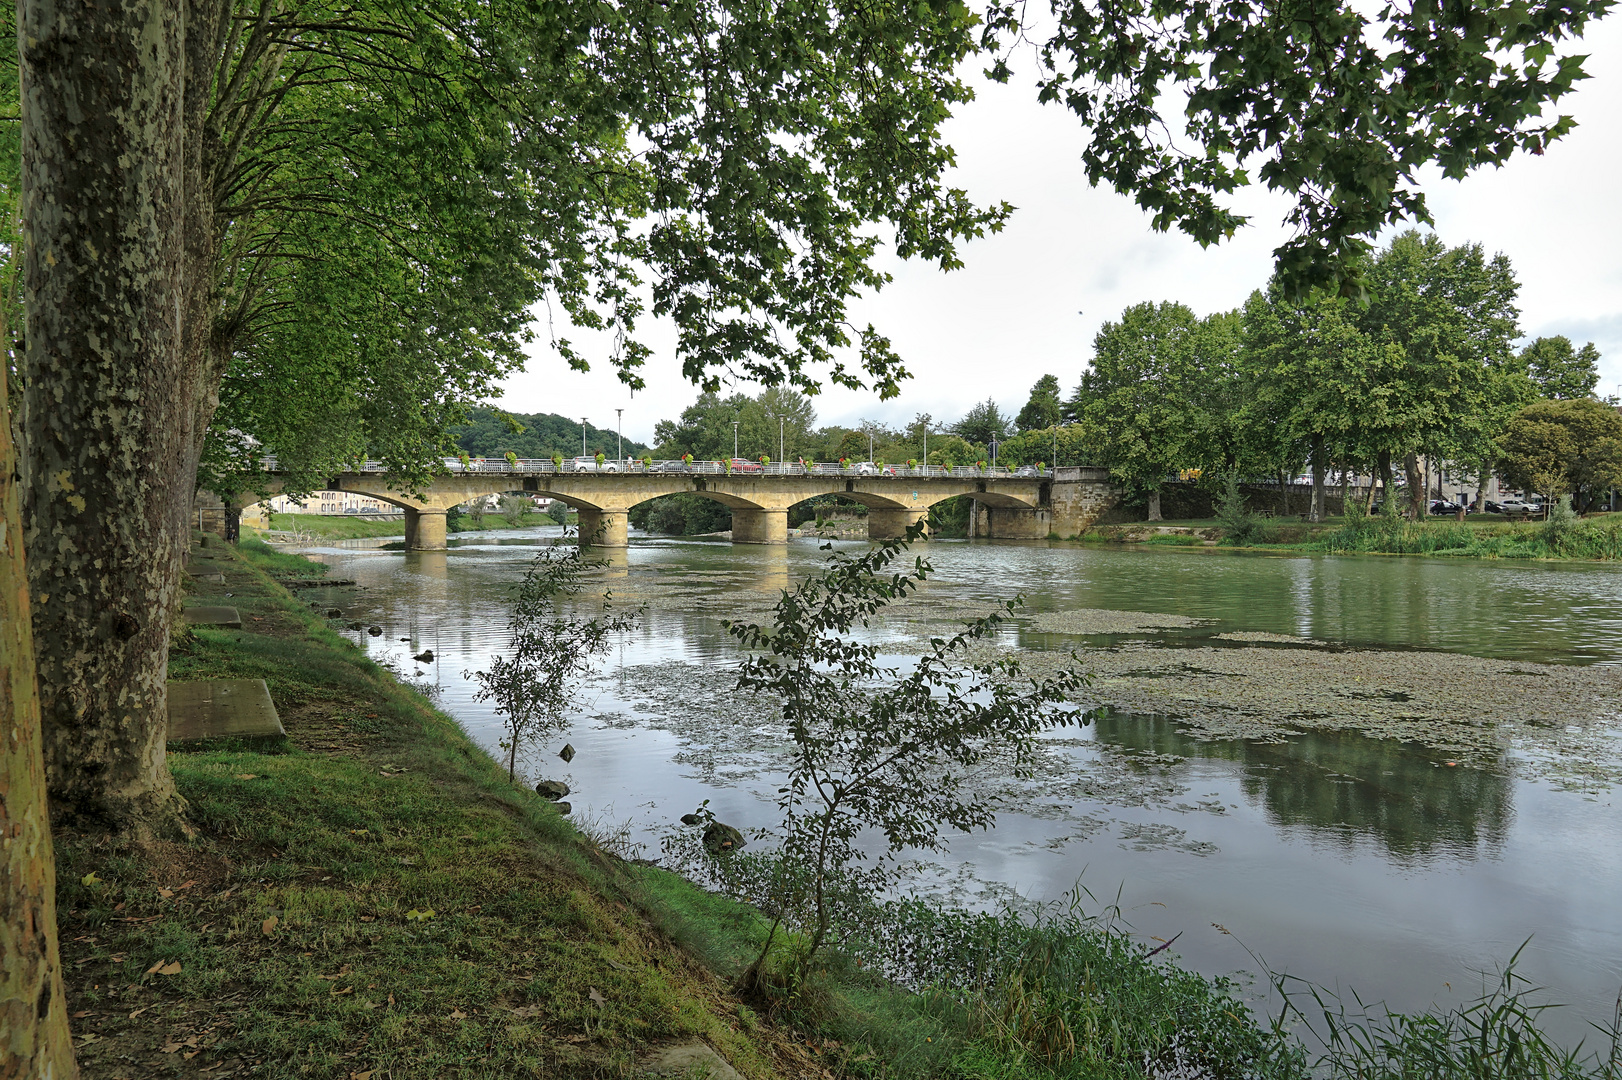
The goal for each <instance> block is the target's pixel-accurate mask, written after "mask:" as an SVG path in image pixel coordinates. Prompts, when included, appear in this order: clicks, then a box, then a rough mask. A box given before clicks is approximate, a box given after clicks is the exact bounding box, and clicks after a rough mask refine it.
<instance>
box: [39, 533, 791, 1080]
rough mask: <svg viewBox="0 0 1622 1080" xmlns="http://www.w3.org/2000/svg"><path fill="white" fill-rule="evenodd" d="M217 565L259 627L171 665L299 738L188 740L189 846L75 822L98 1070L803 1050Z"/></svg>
mask: <svg viewBox="0 0 1622 1080" xmlns="http://www.w3.org/2000/svg"><path fill="white" fill-rule="evenodd" d="M216 542H217V541H216ZM246 548H247V550H248V551H249V552H250V558H255V559H258V560H261V561H264V562H265V563H267V564H274V565H269V566H268V568H270V569H272V570H273V571H274V572H276V573H277V574H286V573H288V572H289V571H290V570H305V569H308V568H309V567H310V564H309V563H305V562H304V561H303V560H300V559H297V558H296V557H294V556H286V555H279V556H278V555H273V554H270V553H264V554H261V555H254V554H252V552H253V550H254V549H255V548H260V549H261V550H262V545H254V544H252V543H251V542H250V543H249V544H248V545H246ZM299 564H302V565H299ZM225 573H226V578H227V583H226V584H225V585H224V586H217V587H215V588H217V589H219V590H220V591H229V592H230V593H231V594H232V598H231V602H232V603H234V604H236V605H237V606H238V608H239V609H241V610H242V613H243V616H244V619H245V622H246V625H247V626H248V627H249V628H250V629H249V630H247V631H245V632H230V631H225V632H215V631H210V630H199V631H197V632H196V633H195V635H194V636H193V637H191V638H189V639H186V640H182V641H178V642H177V644H176V647H175V649H174V651H173V654H172V657H171V676H172V678H175V679H200V678H220V677H262V678H264V679H265V680H266V682H267V683H268V684H269V686H270V688H271V693H272V695H273V696H274V698H275V700H276V702H277V705H278V708H279V710H280V712H281V715H282V719H283V723H284V724H285V726H286V727H287V730H288V735H289V740H290V743H289V745H288V746H287V748H286V750H285V752H283V753H253V752H246V751H239V752H221V751H216V752H208V753H172V754H171V755H170V767H171V769H172V770H173V772H174V775H175V779H176V782H177V783H178V785H179V788H180V790H181V792H182V793H183V794H184V795H185V797H186V798H187V799H188V800H189V801H190V804H191V815H192V820H193V821H194V822H195V823H196V824H197V826H198V827H199V835H198V837H197V838H196V839H195V840H194V841H192V842H190V843H185V844H179V843H176V844H157V845H152V846H148V847H143V848H128V847H123V848H121V847H118V846H115V845H112V844H109V843H107V842H105V841H103V840H100V839H93V838H88V837H81V836H75V835H73V834H62V835H59V837H58V847H57V852H58V861H59V870H60V878H59V881H60V893H59V896H58V905H59V910H60V912H61V930H62V941H63V954H64V965H65V967H66V970H67V973H68V980H69V995H70V1002H71V1005H72V1008H73V1010H74V1012H75V1015H76V1019H75V1021H74V1028H75V1032H76V1034H77V1036H78V1039H79V1043H80V1049H79V1056H80V1061H81V1065H82V1068H83V1071H84V1075H85V1076H86V1077H89V1078H98V1077H131V1078H134V1077H161V1076H191V1075H196V1076H208V1077H221V1076H230V1075H244V1076H246V1075H252V1076H256V1077H305V1076H316V1077H352V1076H366V1075H368V1073H369V1071H370V1076H371V1077H375V1078H376V1080H383V1078H384V1077H388V1078H391V1080H403V1078H406V1077H443V1076H457V1077H504V1078H505V1077H526V1076H534V1077H542V1076H544V1077H570V1076H594V1077H595V1076H623V1075H629V1074H630V1073H631V1071H632V1067H633V1063H634V1061H635V1059H636V1057H637V1054H638V1053H639V1051H641V1050H642V1049H644V1048H646V1047H647V1046H649V1045H651V1044H657V1043H660V1042H662V1041H665V1040H681V1041H692V1040H703V1041H707V1042H709V1043H710V1044H712V1045H713V1046H715V1047H717V1048H718V1049H719V1050H720V1051H721V1053H722V1054H723V1055H724V1056H725V1057H727V1058H728V1059H729V1060H731V1061H732V1062H733V1063H734V1065H735V1066H736V1067H737V1068H738V1069H739V1070H740V1071H742V1072H743V1073H745V1074H746V1075H749V1076H755V1077H765V1076H773V1075H779V1074H780V1073H781V1071H782V1070H781V1068H780V1066H781V1064H782V1063H784V1062H793V1061H796V1060H802V1059H803V1051H801V1050H800V1049H799V1048H797V1047H795V1046H793V1045H791V1044H790V1043H789V1041H788V1040H787V1039H786V1038H785V1037H784V1036H783V1035H782V1034H781V1033H779V1032H777V1031H775V1030H773V1029H770V1028H764V1027H759V1026H756V1025H753V1024H748V1025H746V1024H745V1022H744V1021H743V1020H741V1019H740V1017H744V1016H747V1015H748V1014H747V1010H742V1009H741V1007H740V1004H739V1003H738V1002H737V1001H735V1000H733V999H732V998H731V997H729V995H728V992H727V991H726V989H725V987H724V986H723V985H722V984H721V983H720V982H718V981H717V980H716V979H715V977H714V976H712V975H711V974H710V973H709V972H708V971H707V970H705V969H704V968H703V967H702V966H701V965H699V964H698V963H697V962H695V961H693V960H692V959H690V958H689V957H688V955H687V954H685V953H684V952H683V951H681V950H680V949H678V948H675V947H673V946H672V944H671V943H670V941H669V939H668V938H667V937H666V936H665V935H664V934H662V933H661V932H660V931H658V930H657V929H655V928H654V927H653V926H652V925H651V924H650V923H649V922H647V921H646V920H645V919H644V918H643V917H642V916H640V915H639V914H638V913H637V911H636V910H635V909H634V908H633V907H632V906H631V905H630V904H628V903H627V902H625V900H624V899H623V897H622V895H621V893H620V892H619V890H618V888H617V887H616V886H615V884H614V881H615V880H616V878H619V877H621V876H622V874H623V871H622V868H620V867H619V866H618V865H617V864H616V863H615V862H614V860H612V859H610V858H608V857H606V856H604V855H603V854H602V853H601V852H600V851H598V850H596V848H595V847H594V846H593V845H592V844H591V843H590V842H589V841H586V840H584V839H583V838H582V837H581V836H580V834H579V833H577V832H576V831H575V829H574V828H573V827H572V826H571V825H570V824H569V823H568V822H567V821H566V820H565V819H563V818H561V817H559V816H558V815H557V814H556V812H555V811H554V810H553V809H552V808H551V806H550V805H549V804H547V803H545V802H544V801H543V800H541V799H539V798H538V797H536V796H535V795H533V794H532V793H530V792H527V791H525V790H521V789H517V788H514V787H513V786H511V785H509V784H508V783H507V782H506V779H505V776H504V774H503V773H502V772H501V770H500V769H499V768H498V767H496V766H495V765H494V763H493V762H492V761H491V760H490V759H489V757H488V756H487V755H485V754H484V753H483V752H482V751H481V750H479V749H478V748H476V747H475V746H473V745H472V744H471V742H470V741H469V739H468V738H467V736H466V735H465V734H464V733H463V732H462V731H461V730H460V729H459V728H458V727H456V725H455V724H454V723H453V722H452V721H450V720H449V719H448V718H447V717H445V716H444V715H443V714H441V713H438V712H436V711H435V710H434V709H432V708H431V707H430V706H429V705H428V703H427V702H426V701H424V700H423V699H422V698H421V697H420V696H418V695H416V694H415V693H413V692H411V691H410V690H408V689H406V688H405V687H403V686H401V685H400V684H399V683H397V682H396V681H395V680H394V679H393V678H392V677H391V676H390V675H389V674H388V673H387V672H385V671H383V670H381V669H379V668H378V667H377V666H375V665H374V664H372V663H371V662H370V661H368V660H367V659H365V657H364V656H363V655H362V654H361V653H360V652H359V650H357V649H356V648H355V647H354V646H353V645H351V644H350V643H349V642H347V641H345V640H344V639H343V638H341V637H339V636H338V635H336V634H334V633H332V632H331V631H330V630H329V629H328V628H327V627H326V626H324V625H320V624H319V623H318V622H317V621H315V620H313V619H312V618H311V616H310V615H309V613H308V609H307V608H305V607H303V606H301V605H300V604H299V603H298V602H297V601H295V600H293V599H292V598H291V597H290V596H289V595H288V594H287V593H286V592H285V591H284V590H282V589H281V588H280V587H278V586H276V585H274V584H273V583H272V582H270V581H269V580H268V579H267V578H266V577H265V575H264V574H263V573H262V572H261V571H260V570H259V569H258V568H257V567H254V566H251V565H249V564H247V563H245V562H242V561H233V562H227V563H226V569H225ZM199 598H200V599H201V598H203V596H201V595H200V596H199ZM91 875H93V877H92V876H91ZM428 911H431V912H432V915H431V916H430V917H427V918H422V917H421V913H424V912H428ZM413 913H417V914H416V915H414V914H413ZM165 965H171V966H173V965H178V968H177V970H175V971H174V973H173V974H166V972H167V971H169V970H171V968H170V967H166V966H165ZM595 998H601V1001H600V1002H599V1001H597V1000H595Z"/></svg>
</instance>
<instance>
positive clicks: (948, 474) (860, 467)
mask: <svg viewBox="0 0 1622 1080" xmlns="http://www.w3.org/2000/svg"><path fill="white" fill-rule="evenodd" d="M444 463H445V471H446V472H448V473H450V474H452V475H457V474H464V473H492V474H499V475H504V476H512V475H523V476H532V475H542V476H545V475H557V474H563V475H573V474H580V473H586V474H589V473H612V474H629V475H637V476H738V477H745V478H747V477H751V476H842V477H851V478H856V477H875V478H895V479H905V478H912V477H918V478H935V479H948V478H957V477H963V478H967V477H981V478H984V477H991V478H1015V479H1020V478H1033V479H1034V478H1039V477H1047V478H1051V477H1052V476H1053V469H1052V467H1051V466H1048V465H1045V464H1044V465H1041V466H1037V465H1021V466H1017V467H1013V468H1010V467H1007V466H1003V465H984V466H981V465H950V466H949V465H907V464H897V463H895V462H885V461H768V462H759V461H749V460H747V459H745V458H732V459H731V460H727V459H721V460H718V461H701V460H698V459H696V458H695V459H693V460H692V461H688V460H686V459H677V460H674V461H647V460H644V459H641V458H607V459H605V460H603V461H597V460H595V459H592V458H565V459H564V460H563V461H562V463H558V462H556V461H553V460H551V459H549V458H517V459H515V460H508V459H507V458H474V457H470V458H468V459H466V460H465V461H464V460H462V459H459V458H446V459H445V460H444ZM265 468H266V469H268V470H269V471H271V472H274V471H275V470H276V459H275V458H273V457H271V458H266V460H265ZM349 471H351V472H360V473H385V472H387V471H388V469H387V468H386V467H385V466H384V464H383V463H382V462H381V461H367V462H365V463H364V464H362V465H360V466H359V467H358V468H356V467H354V466H350V469H349Z"/></svg>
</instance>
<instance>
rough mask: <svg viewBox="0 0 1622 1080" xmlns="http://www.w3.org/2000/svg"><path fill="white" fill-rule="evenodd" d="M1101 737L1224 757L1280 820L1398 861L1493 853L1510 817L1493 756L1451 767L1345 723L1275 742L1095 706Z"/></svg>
mask: <svg viewBox="0 0 1622 1080" xmlns="http://www.w3.org/2000/svg"><path fill="white" fill-rule="evenodd" d="M1093 722H1094V724H1095V726H1096V732H1097V737H1098V739H1099V740H1100V741H1101V742H1105V743H1109V744H1110V745H1113V746H1118V747H1121V748H1123V749H1128V750H1132V751H1135V752H1138V753H1142V754H1154V755H1173V756H1176V757H1179V758H1203V759H1207V760H1215V761H1229V762H1233V763H1235V764H1237V765H1239V766H1240V770H1239V783H1240V789H1241V790H1242V791H1243V792H1244V794H1245V796H1246V798H1247V799H1249V800H1250V802H1251V803H1252V805H1255V806H1257V807H1259V808H1260V809H1261V810H1262V811H1263V812H1264V813H1265V814H1266V816H1267V820H1268V821H1269V822H1271V823H1272V824H1273V825H1275V826H1280V827H1296V826H1299V827H1304V828H1306V829H1308V830H1310V831H1311V832H1312V834H1313V838H1314V839H1315V840H1317V841H1320V842H1322V843H1326V844H1329V845H1332V846H1335V847H1339V848H1342V849H1344V850H1346V851H1351V850H1352V849H1354V848H1356V847H1357V846H1358V845H1359V844H1360V843H1362V842H1363V841H1364V840H1365V838H1372V839H1374V840H1377V841H1378V842H1379V843H1380V845H1381V846H1383V847H1384V848H1385V850H1386V851H1387V852H1389V853H1390V854H1391V855H1393V856H1395V857H1396V858H1398V859H1399V860H1403V861H1413V862H1417V861H1420V860H1422V859H1425V858H1429V857H1434V856H1437V855H1447V856H1450V857H1452V858H1464V859H1473V858H1479V857H1482V856H1489V857H1493V856H1497V855H1498V854H1499V853H1501V851H1502V849H1503V845H1504V839H1505V836H1506V835H1507V833H1508V831H1509V826H1510V823H1511V821H1512V819H1513V817H1514V807H1513V784H1512V782H1511V780H1510V779H1509V776H1508V774H1507V772H1506V771H1505V770H1504V769H1503V768H1502V767H1501V766H1500V765H1498V763H1496V762H1495V763H1494V767H1492V768H1485V769H1477V768H1461V767H1457V766H1454V767H1450V766H1448V765H1447V764H1446V763H1445V760H1438V758H1437V757H1436V755H1435V754H1434V753H1433V752H1431V751H1428V750H1427V749H1426V748H1424V747H1422V746H1418V745H1416V744H1413V743H1402V742H1396V741H1394V740H1390V739H1371V738H1369V737H1367V736H1365V735H1361V734H1358V733H1356V732H1350V731H1303V732H1300V733H1299V734H1295V735H1292V736H1291V737H1289V738H1288V739H1285V740H1283V741H1281V742H1252V741H1249V740H1243V739H1234V740H1223V741H1204V740H1197V739H1191V738H1189V737H1188V736H1187V735H1184V734H1183V733H1182V732H1181V731H1179V730H1178V727H1177V723H1176V721H1174V720H1171V719H1169V718H1167V717H1161V716H1136V715H1131V714H1127V713H1118V712H1113V711H1111V710H1100V711H1099V713H1098V714H1096V715H1095V716H1094V717H1093Z"/></svg>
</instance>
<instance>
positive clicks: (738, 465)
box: [732, 457, 760, 472]
mask: <svg viewBox="0 0 1622 1080" xmlns="http://www.w3.org/2000/svg"><path fill="white" fill-rule="evenodd" d="M732 471H733V472H759V471H760V462H758V461H750V460H749V459H748V458H741V457H735V458H733V459H732Z"/></svg>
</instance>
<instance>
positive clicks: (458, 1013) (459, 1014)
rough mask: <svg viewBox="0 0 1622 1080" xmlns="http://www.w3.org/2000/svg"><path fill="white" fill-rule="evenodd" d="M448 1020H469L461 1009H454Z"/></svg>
mask: <svg viewBox="0 0 1622 1080" xmlns="http://www.w3.org/2000/svg"><path fill="white" fill-rule="evenodd" d="M447 1019H450V1020H466V1019H467V1013H465V1012H463V1011H462V1010H461V1009H452V1010H451V1014H450V1016H449V1017H447Z"/></svg>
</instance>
